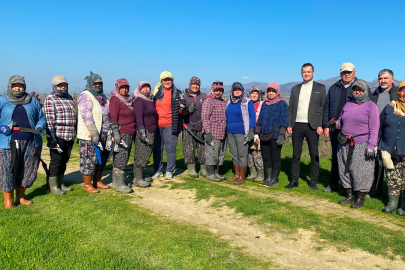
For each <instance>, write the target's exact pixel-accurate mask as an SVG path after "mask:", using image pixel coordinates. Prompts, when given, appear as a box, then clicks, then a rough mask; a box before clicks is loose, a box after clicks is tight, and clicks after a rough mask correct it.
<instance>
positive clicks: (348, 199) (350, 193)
mask: <svg viewBox="0 0 405 270" xmlns="http://www.w3.org/2000/svg"><path fill="white" fill-rule="evenodd" d="M346 194H347V196H346V199H344V200H340V201H339V204H343V205H345V204H349V203H352V202H354V200H355V198H354V195H353V189H351V188H347V189H346Z"/></svg>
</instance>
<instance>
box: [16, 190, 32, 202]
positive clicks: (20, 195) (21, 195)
mask: <svg viewBox="0 0 405 270" xmlns="http://www.w3.org/2000/svg"><path fill="white" fill-rule="evenodd" d="M16 203H17V204H24V205H30V204H32V202H31V201H29V200H26V199H25V187H23V186H17V190H16Z"/></svg>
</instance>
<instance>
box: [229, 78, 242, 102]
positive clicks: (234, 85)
mask: <svg viewBox="0 0 405 270" xmlns="http://www.w3.org/2000/svg"><path fill="white" fill-rule="evenodd" d="M236 88H239V89H240V90H242V94H241V95H240V96H237V97H235V96H234V95H233V91H235V89H236ZM244 91H245V89H244V88H243V85H242V84H241V83H240V82H234V83H233V84H232V90H231V103H232V104H235V103H239V102H242V97H243V93H244Z"/></svg>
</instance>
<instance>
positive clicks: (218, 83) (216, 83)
mask: <svg viewBox="0 0 405 270" xmlns="http://www.w3.org/2000/svg"><path fill="white" fill-rule="evenodd" d="M212 84H213V85H220V86H223V85H224V83H223V82H213V83H212Z"/></svg>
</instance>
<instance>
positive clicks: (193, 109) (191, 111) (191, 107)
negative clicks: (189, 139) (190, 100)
mask: <svg viewBox="0 0 405 270" xmlns="http://www.w3.org/2000/svg"><path fill="white" fill-rule="evenodd" d="M194 111H195V105H194V104H192V105H191V106H190V107H188V112H189V113H190V114H192V113H193V112H194Z"/></svg>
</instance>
